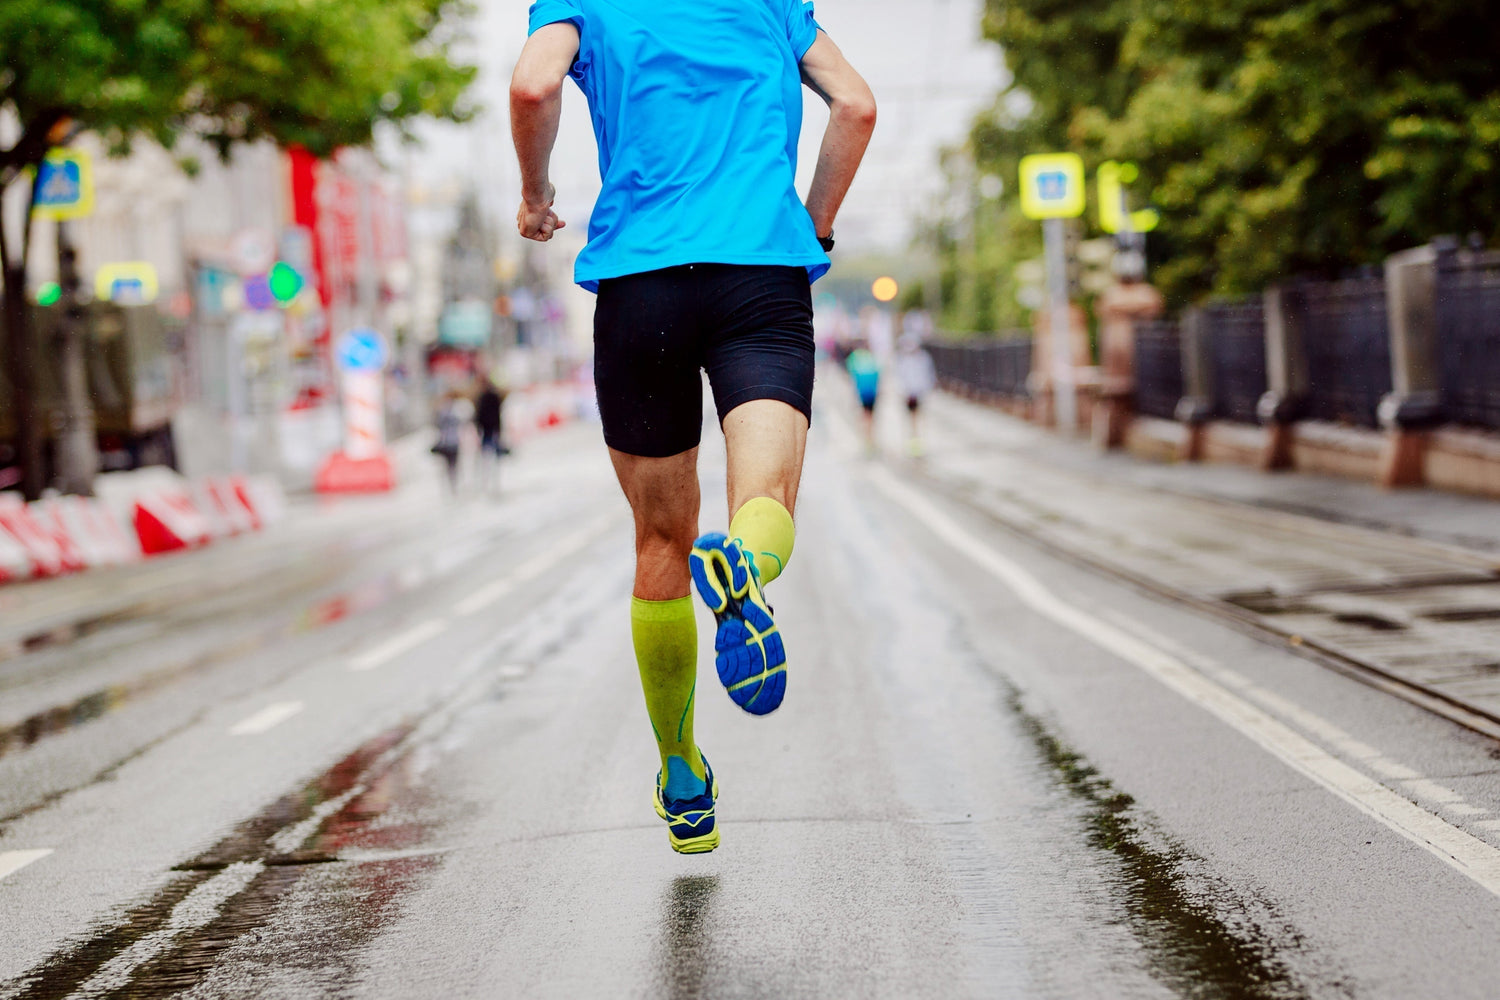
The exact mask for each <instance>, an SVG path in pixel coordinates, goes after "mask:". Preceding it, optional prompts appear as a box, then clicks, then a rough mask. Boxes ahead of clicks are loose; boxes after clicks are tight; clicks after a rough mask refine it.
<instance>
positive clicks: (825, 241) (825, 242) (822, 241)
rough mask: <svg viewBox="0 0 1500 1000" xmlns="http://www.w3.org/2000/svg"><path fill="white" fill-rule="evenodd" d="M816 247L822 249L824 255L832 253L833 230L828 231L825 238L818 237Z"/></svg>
mask: <svg viewBox="0 0 1500 1000" xmlns="http://www.w3.org/2000/svg"><path fill="white" fill-rule="evenodd" d="M818 246H820V247H822V248H823V252H824V253H833V230H831V229H830V230H829V231H828V235H827V236H819V237H818Z"/></svg>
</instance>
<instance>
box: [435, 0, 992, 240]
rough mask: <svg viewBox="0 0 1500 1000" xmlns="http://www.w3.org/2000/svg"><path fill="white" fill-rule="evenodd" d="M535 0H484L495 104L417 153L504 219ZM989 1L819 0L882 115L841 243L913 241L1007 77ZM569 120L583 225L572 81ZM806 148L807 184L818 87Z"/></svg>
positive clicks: (575, 207) (484, 70) (584, 120)
mask: <svg viewBox="0 0 1500 1000" xmlns="http://www.w3.org/2000/svg"><path fill="white" fill-rule="evenodd" d="M528 6H529V4H528V3H527V2H526V0H480V2H479V4H478V8H479V14H478V16H477V18H476V23H475V25H474V32H475V36H476V42H477V43H478V51H479V53H480V55H479V57H478V62H479V64H480V67H481V71H480V78H479V81H478V82H477V84H476V93H475V96H476V97H477V98H478V99H479V100H480V101H481V102H482V103H483V104H484V106H485V108H486V112H485V115H484V117H483V118H482V119H480V120H479V121H477V122H475V123H473V124H471V125H469V126H467V127H465V128H455V127H452V126H436V125H433V126H428V127H427V128H426V129H425V130H424V131H423V133H422V134H423V139H424V142H423V147H422V148H421V150H420V151H418V152H416V153H415V154H414V155H413V156H412V158H411V159H410V160H409V161H408V162H409V164H410V167H411V170H412V175H413V178H414V179H416V180H419V181H423V182H426V183H429V184H438V183H442V182H443V181H448V180H460V181H467V182H471V183H473V184H474V185H475V186H476V187H477V188H478V189H479V192H480V196H481V198H482V200H483V202H484V204H485V207H486V209H487V211H488V212H489V213H490V214H491V215H492V216H493V217H494V218H495V219H496V221H497V222H499V223H500V224H501V225H503V226H508V225H509V223H510V220H511V219H512V218H513V217H514V212H515V204H516V202H517V200H518V199H519V175H518V172H517V169H516V165H515V157H514V153H513V152H512V150H511V146H510V126H509V116H508V114H507V109H506V103H507V97H506V90H507V86H508V84H509V80H510V71H511V68H512V66H514V64H515V60H516V56H517V55H518V54H519V52H520V50H521V45H522V44H523V43H524V41H525V38H526V11H527V8H528ZM981 9H982V0H817V16H818V21H819V23H821V24H822V25H823V27H824V29H825V30H827V32H828V34H829V35H830V37H832V38H833V40H834V41H835V42H837V43H838V45H839V47H840V48H842V49H843V50H844V53H845V55H846V56H848V58H849V61H850V62H851V63H853V64H854V66H855V68H857V69H858V70H859V71H860V72H861V73H862V74H863V75H864V76H865V78H866V79H867V80H868V81H869V83H870V86H871V88H872V89H873V90H874V91H875V98H876V101H877V102H878V103H879V105H880V122H879V125H878V126H877V128H876V132H875V138H874V140H873V142H872V144H871V147H870V151H869V153H868V154H867V156H866V158H865V163H864V166H863V167H862V168H861V170H860V175H859V177H858V179H857V180H856V181H855V184H854V188H853V190H852V191H851V192H850V194H849V198H848V200H847V201H846V202H845V205H844V209H843V211H842V212H841V213H840V215H839V220H838V224H837V227H836V228H837V235H838V240H839V245H840V248H841V249H843V250H844V251H845V252H847V253H850V254H851V255H852V254H856V253H863V252H871V251H893V250H901V249H903V248H904V247H905V246H906V245H907V244H908V242H909V240H910V236H911V232H912V224H913V221H914V220H915V219H916V218H917V217H918V215H919V214H920V213H921V212H923V211H924V210H926V209H927V208H928V207H929V206H930V204H931V203H932V200H933V196H935V195H936V194H937V192H938V190H939V188H940V185H939V183H938V176H939V175H938V169H937V156H938V150H939V149H940V148H941V147H942V146H944V145H950V144H953V143H957V142H961V141H962V139H963V137H964V136H965V134H966V133H967V131H968V126H969V123H970V121H971V120H972V119H973V117H974V115H975V113H977V112H978V111H979V110H980V109H981V108H983V107H985V106H986V105H988V104H989V103H990V101H992V100H993V99H994V95H995V93H996V91H997V89H998V88H999V86H1000V84H1001V83H1002V82H1003V80H1004V79H1005V70H1004V66H1003V62H1002V59H1001V56H1000V51H999V49H998V48H997V47H996V46H995V45H994V44H993V43H989V42H985V41H983V40H981V39H980V37H979V17H980V11H981ZM564 92H565V95H566V96H565V100H564V109H563V122H562V130H561V133H560V134H559V136H558V142H557V148H556V152H555V154H554V156H553V160H552V176H553V182H554V183H555V184H556V186H557V189H558V202H557V208H558V211H559V214H561V215H562V217H563V218H564V219H566V220H567V221H568V223H569V225H570V226H577V227H578V228H579V230H580V231H582V230H583V229H584V228H585V227H586V224H587V221H588V213H589V210H590V208H591V207H592V205H593V201H594V197H595V195H596V194H597V192H598V189H599V171H598V160H597V153H596V148H595V145H594V137H593V132H592V130H591V128H590V125H589V116H588V109H587V106H586V105H585V104H584V100H583V95H582V94H581V93H579V91H578V89H577V88H576V87H574V86H573V85H572V84H568V85H567V86H566V87H565V91H564ZM805 93H806V96H807V100H808V103H807V106H806V114H805V116H804V118H805V120H804V126H803V133H802V145H801V152H800V154H799V163H800V169H799V172H798V173H799V189H800V190H802V191H803V192H804V193H805V192H806V189H807V181H808V178H809V177H810V176H811V168H812V166H813V163H814V161H815V158H816V154H817V148H818V143H819V141H820V139H821V137H822V130H823V125H824V123H825V122H826V121H827V112H826V110H825V109H824V108H823V105H822V102H821V101H820V100H818V98H817V97H815V96H813V95H812V94H811V93H810V92H805Z"/></svg>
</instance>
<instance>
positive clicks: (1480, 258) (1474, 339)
mask: <svg viewBox="0 0 1500 1000" xmlns="http://www.w3.org/2000/svg"><path fill="white" fill-rule="evenodd" d="M1437 367H1438V378H1439V383H1440V385H1441V388H1442V397H1443V409H1444V411H1445V412H1446V414H1447V417H1448V419H1449V420H1451V421H1453V422H1455V423H1460V424H1470V425H1474V426H1478V427H1487V428H1490V429H1491V430H1500V253H1496V252H1490V253H1460V252H1456V251H1455V250H1454V249H1452V248H1444V249H1442V250H1440V251H1439V253H1438V258H1437Z"/></svg>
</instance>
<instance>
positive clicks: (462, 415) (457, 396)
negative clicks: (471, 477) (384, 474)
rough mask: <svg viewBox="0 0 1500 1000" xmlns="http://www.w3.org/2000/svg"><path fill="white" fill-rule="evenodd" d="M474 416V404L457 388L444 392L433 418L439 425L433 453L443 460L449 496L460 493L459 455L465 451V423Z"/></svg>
mask: <svg viewBox="0 0 1500 1000" xmlns="http://www.w3.org/2000/svg"><path fill="white" fill-rule="evenodd" d="M473 416H474V404H472V403H470V402H469V401H468V400H467V399H465V398H464V396H463V394H462V393H460V392H459V391H458V390H457V389H449V390H448V391H447V392H445V393H443V396H442V399H441V400H439V402H438V408H437V414H436V416H435V417H434V419H433V422H434V423H435V424H436V425H437V441H436V442H434V443H433V446H432V453H433V454H434V455H437V456H439V457H441V458H442V460H443V465H444V472H445V473H446V477H447V480H448V495H449V496H457V495H458V457H459V454H460V453H461V452H462V451H463V433H464V425H465V424H467V423H468V422H469V421H470V420H471V419H473Z"/></svg>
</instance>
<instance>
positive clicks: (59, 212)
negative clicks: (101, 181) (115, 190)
mask: <svg viewBox="0 0 1500 1000" xmlns="http://www.w3.org/2000/svg"><path fill="white" fill-rule="evenodd" d="M35 184H36V194H35V200H36V204H35V206H34V208H33V211H34V212H35V214H36V216H37V217H38V218H42V219H76V218H80V217H81V216H85V215H88V214H89V213H90V212H92V211H93V210H94V178H93V168H92V161H90V159H89V157H88V154H87V153H84V152H83V151H82V150H76V149H54V150H52V151H50V152H49V153H48V154H47V157H46V159H44V160H42V162H41V163H39V164H37V168H36V181H35Z"/></svg>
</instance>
